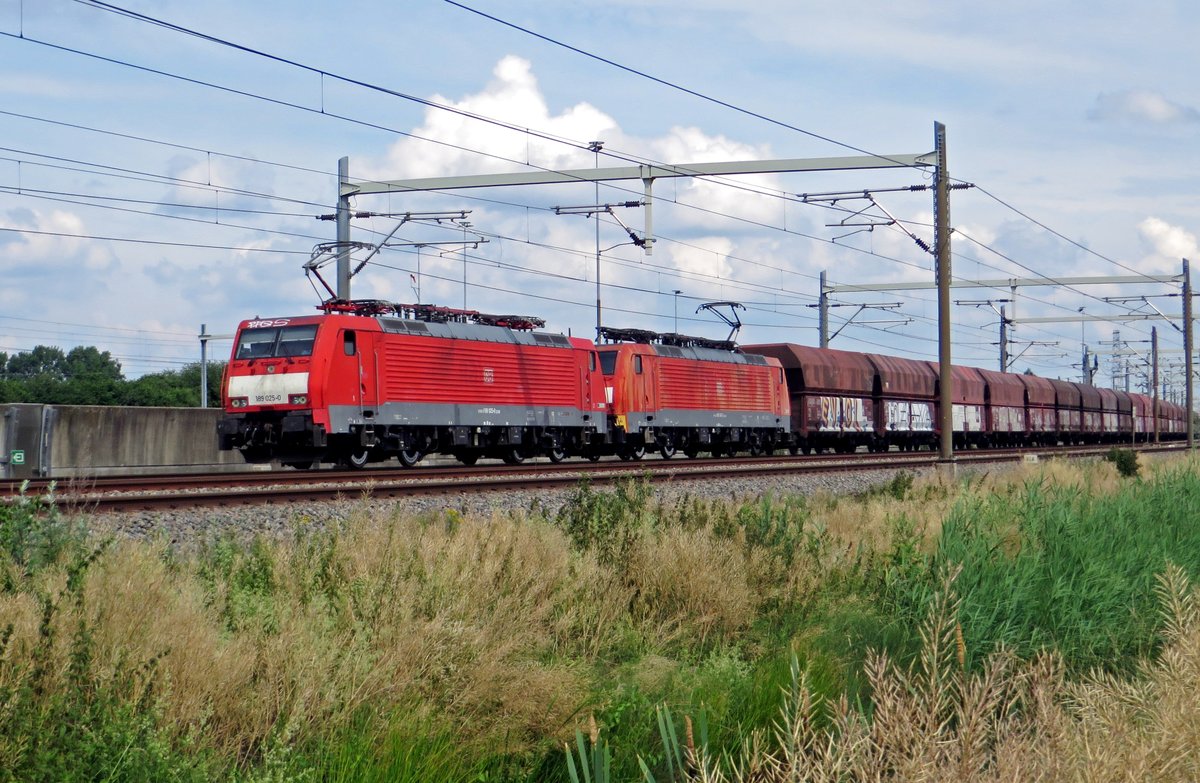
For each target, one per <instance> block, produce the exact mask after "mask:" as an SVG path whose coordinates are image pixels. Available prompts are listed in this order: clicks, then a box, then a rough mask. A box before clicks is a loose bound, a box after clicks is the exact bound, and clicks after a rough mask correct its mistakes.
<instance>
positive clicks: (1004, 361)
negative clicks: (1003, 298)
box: [1000, 305, 1008, 372]
mask: <svg viewBox="0 0 1200 783" xmlns="http://www.w3.org/2000/svg"><path fill="white" fill-rule="evenodd" d="M1000 372H1008V318H1006V317H1005V315H1004V305H1000Z"/></svg>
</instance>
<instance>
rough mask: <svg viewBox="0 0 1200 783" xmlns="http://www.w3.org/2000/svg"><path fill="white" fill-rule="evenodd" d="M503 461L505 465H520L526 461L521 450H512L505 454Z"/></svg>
mask: <svg viewBox="0 0 1200 783" xmlns="http://www.w3.org/2000/svg"><path fill="white" fill-rule="evenodd" d="M503 459H504V464H505V465H520V464H521V463H522V462H524V461H525V455H524V454H522V453H521V450H520V449H518V448H511V449H509V450H508V451H506V452H504V457H503Z"/></svg>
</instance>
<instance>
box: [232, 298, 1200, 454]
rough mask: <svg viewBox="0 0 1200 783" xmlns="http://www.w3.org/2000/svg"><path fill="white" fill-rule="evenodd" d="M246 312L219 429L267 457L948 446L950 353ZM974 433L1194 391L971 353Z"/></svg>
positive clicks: (1062, 438) (446, 319)
mask: <svg viewBox="0 0 1200 783" xmlns="http://www.w3.org/2000/svg"><path fill="white" fill-rule="evenodd" d="M320 310H321V311H322V312H320V313H318V314H314V315H305V316H295V317H286V318H255V319H252V320H248V321H243V322H242V323H241V324H240V325H239V327H238V330H237V334H236V337H235V340H234V348H233V353H232V355H231V357H230V360H229V363H228V365H227V367H226V372H225V378H224V381H223V389H222V395H223V404H224V409H225V414H224V416H223V417H222V418H221V420H220V421H219V422H218V426H217V435H218V445H219V447H220V448H221V449H222V450H232V449H237V450H239V451H240V452H241V453H242V455H243V457H244V458H245V459H246V461H248V462H272V461H273V462H279V463H282V464H284V465H290V466H293V467H297V468H309V467H315V466H316V465H318V464H319V463H322V462H334V463H339V464H342V465H345V466H350V467H364V466H366V465H368V464H370V463H374V462H382V461H385V460H389V459H392V458H395V459H396V460H398V461H399V462H400V464H401V465H404V466H406V467H411V466H412V465H415V464H416V463H417V462H418V461H420V460H421V459H422V458H423V457H424V456H426V455H430V454H444V455H450V456H453V457H455V458H456V459H458V460H459V461H460V462H462V463H464V464H467V465H471V464H474V463H475V462H477V461H478V460H479V459H480V458H497V459H501V460H504V461H505V462H508V463H511V464H516V463H520V462H522V461H523V460H525V459H527V458H531V457H535V456H546V457H548V458H549V459H550V460H551V461H553V462H558V461H561V460H563V459H565V458H566V457H568V456H578V457H584V458H587V459H591V460H596V459H599V458H601V457H603V456H606V455H615V456H618V457H620V458H622V459H627V460H636V459H640V458H641V457H642V456H644V455H645V454H646V453H647V452H652V453H657V454H659V455H660V456H661V457H662V458H664V459H669V458H671V457H673V456H675V455H676V454H677V453H682V454H685V455H687V456H689V457H696V456H698V455H700V454H701V453H707V454H711V455H713V456H721V455H734V454H738V453H748V454H751V455H755V454H764V453H771V452H775V451H777V450H780V449H787V450H788V451H789V452H791V453H793V454H796V453H799V452H801V451H802V452H804V453H810V452H813V451H818V452H819V451H826V450H830V451H836V452H841V453H852V452H854V451H855V450H857V449H858V448H860V447H866V448H867V449H869V450H871V451H887V450H889V449H891V448H893V447H895V448H898V449H900V450H914V449H919V448H934V447H935V445H936V444H937V443H938V442H939V439H940V432H939V430H938V425H939V417H938V404H939V399H940V382H939V377H938V366H937V365H936V364H935V363H931V362H926V361H918V360H913V359H902V358H898V357H893V356H885V355H881V354H864V353H854V352H850V351H838V350H831V349H820V348H812V347H809V346H801V345H793V344H786V343H779V344H769V345H747V346H741V347H740V348H739V347H738V346H736V345H735V344H733V343H732V342H729V341H713V340H707V339H703V338H696V337H688V336H685V335H679V334H657V333H654V332H649V331H644V330H637V329H603V330H601V335H600V336H601V338H602V340H603V341H602V342H593V341H591V340H587V339H581V338H577V337H570V336H567V335H562V334H555V333H551V332H544V331H539V330H540V328H541V327H542V326H544V323H543V322H542V321H541V320H540V319H537V318H532V317H524V316H515V315H489V314H484V313H479V312H476V311H473V310H455V309H450V308H443V307H436V306H432V305H402V304H393V303H389V302H382V301H378V300H354V301H346V300H337V299H333V300H330V301H327V302H325V303H324V304H323V305H321V307H320ZM953 373H954V376H953V389H952V391H953V394H954V400H953V405H954V408H953V421H954V441H955V442H956V444H957V445H958V446H959V447H966V446H979V447H985V446H986V447H990V446H996V447H1000V446H1022V445H1051V444H1057V443H1065V444H1071V443H1103V442H1113V443H1116V442H1126V443H1128V442H1134V441H1145V440H1148V439H1150V438H1152V437H1153V436H1154V435H1155V434H1156V433H1157V434H1159V436H1160V437H1161V438H1163V439H1173V438H1178V437H1182V436H1183V434H1184V433H1185V431H1186V422H1185V419H1184V410H1183V408H1182V407H1181V406H1179V405H1175V404H1173V403H1167V402H1162V401H1159V402H1158V403H1157V408H1155V405H1154V403H1153V401H1152V400H1151V399H1150V398H1149V397H1147V396H1146V395H1142V394H1134V393H1126V392H1120V391H1112V390H1108V389H1097V388H1094V387H1092V386H1090V385H1088V384H1080V383H1072V382H1068V381H1058V380H1049V379H1045V378H1039V377H1036V376H1032V375H1014V374H1009V373H1000V372H992V371H989V370H980V369H976V368H972V367H959V366H956V367H954V369H953Z"/></svg>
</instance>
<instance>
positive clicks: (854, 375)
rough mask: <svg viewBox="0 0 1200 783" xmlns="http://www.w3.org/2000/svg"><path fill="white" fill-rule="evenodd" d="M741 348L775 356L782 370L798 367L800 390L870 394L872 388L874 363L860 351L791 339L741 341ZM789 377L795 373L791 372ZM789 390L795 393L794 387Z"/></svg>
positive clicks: (747, 351)
mask: <svg viewBox="0 0 1200 783" xmlns="http://www.w3.org/2000/svg"><path fill="white" fill-rule="evenodd" d="M742 350H743V351H745V352H746V353H756V354H760V355H762V356H770V357H773V358H775V359H778V360H779V361H780V363H781V364H782V365H783V367H784V369H785V370H791V371H796V370H799V373H798V375H799V381H800V384H801V387H800V388H801V389H802V390H804V391H836V392H849V393H852V394H871V393H872V392H873V391H874V387H875V366H874V365H873V364H871V361H870V359H868V358H867V355H866V354H863V353H855V352H854V351H838V350H834V349H832V348H814V347H812V346H810V345H796V344H795V343H770V344H766V345H744V346H742ZM792 377H795V373H793V375H792ZM789 385H790V382H789ZM792 391H793V393H795V392H796V391H797V389H792Z"/></svg>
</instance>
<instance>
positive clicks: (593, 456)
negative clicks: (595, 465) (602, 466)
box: [587, 451, 600, 462]
mask: <svg viewBox="0 0 1200 783" xmlns="http://www.w3.org/2000/svg"><path fill="white" fill-rule="evenodd" d="M587 458H588V462H599V461H600V455H599V454H597V453H596V452H594V451H593V452H592V453H591V454H588V455H587Z"/></svg>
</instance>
